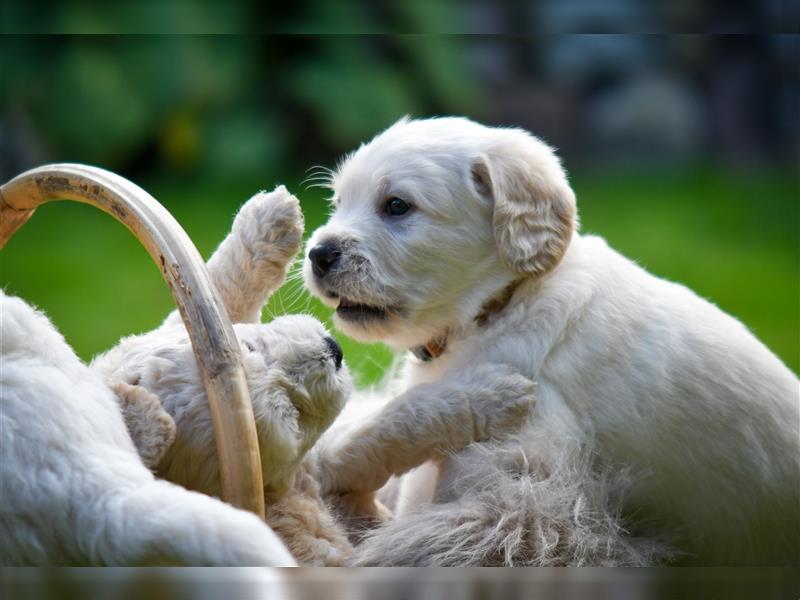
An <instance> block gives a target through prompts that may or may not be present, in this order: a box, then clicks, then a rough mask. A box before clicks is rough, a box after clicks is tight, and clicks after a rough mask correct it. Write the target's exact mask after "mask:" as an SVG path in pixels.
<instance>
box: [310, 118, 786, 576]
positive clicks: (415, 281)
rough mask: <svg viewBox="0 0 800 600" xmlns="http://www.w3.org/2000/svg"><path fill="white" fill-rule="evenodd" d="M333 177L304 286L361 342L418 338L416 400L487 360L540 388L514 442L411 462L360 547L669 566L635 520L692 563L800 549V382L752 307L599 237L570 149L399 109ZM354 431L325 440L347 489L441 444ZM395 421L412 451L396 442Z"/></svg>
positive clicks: (762, 560)
mask: <svg viewBox="0 0 800 600" xmlns="http://www.w3.org/2000/svg"><path fill="white" fill-rule="evenodd" d="M331 187H332V190H333V204H334V212H333V214H332V216H331V218H330V220H329V222H328V223H327V224H326V225H325V226H323V227H321V228H320V229H319V230H317V231H316V232H315V233H314V235H313V237H312V238H311V240H310V242H309V244H308V248H309V252H308V260H307V263H306V266H305V278H306V283H307V285H308V287H309V288H310V289H311V291H312V292H313V293H315V294H316V295H317V296H319V297H320V298H321V299H322V301H323V302H325V303H326V304H328V305H329V306H332V307H335V308H336V316H335V322H336V324H337V326H338V327H339V328H341V329H342V330H343V331H345V332H346V333H348V334H349V335H351V336H352V337H354V338H356V339H359V340H365V341H376V340H380V341H384V342H386V343H388V344H390V345H392V346H394V347H397V348H403V349H408V350H410V351H411V354H410V355H409V356H408V358H407V360H406V362H405V365H404V368H403V373H402V380H401V385H402V386H403V387H405V388H408V389H409V392H407V393H411V394H413V393H414V390H415V389H418V387H419V386H420V384H428V385H448V386H451V387H458V386H459V384H462V383H463V386H464V387H463V389H464V392H465V394H464V395H463V398H464V399H467V398H468V397H469V395H470V394H469V392H470V390H471V389H473V388H474V386H475V380H476V378H478V379H480V378H481V377H484V376H486V377H491V376H492V373H491V370H489V371H482V370H481V369H479V367H480V366H481V365H483V364H487V363H493V364H500V365H509V366H511V367H513V368H514V369H516V370H519V371H520V372H521V373H523V374H524V375H526V376H527V377H530V378H532V379H534V380H535V381H536V382H537V384H538V388H537V392H536V395H537V404H536V409H535V411H534V414H533V415H532V418H530V419H529V420H527V421H526V422H524V423H523V424H522V430H521V431H520V432H519V434H518V435H514V436H511V437H510V438H508V439H507V440H505V441H502V440H500V441H495V442H492V443H484V444H476V445H472V446H470V447H469V448H467V449H466V450H465V451H462V452H460V453H457V454H455V455H454V456H452V457H449V458H443V459H441V460H439V461H436V462H435V463H427V465H426V466H424V467H423V468H421V469H418V470H417V471H414V472H412V473H410V474H409V475H407V476H406V477H404V479H403V481H402V485H401V488H400V491H399V495H398V496H399V497H398V501H397V506H396V509H397V512H398V516H397V518H396V520H395V521H394V522H393V523H392V524H391V525H389V526H388V527H383V528H380V529H378V530H377V531H376V532H374V533H373V534H372V535H371V536H370V537H369V538H368V539H367V541H366V542H365V543H364V544H363V545H362V547H361V548H360V550H359V551H360V552H361V554H362V561H363V562H365V563H374V562H379V563H383V564H564V563H567V564H584V563H587V562H590V563H592V562H593V563H608V564H614V563H617V564H618V563H633V564H637V563H638V564H641V563H647V562H649V561H653V560H658V559H663V558H664V556H663V555H660V554H651V552H653V551H654V550H657V547H654V546H651V545H649V544H647V543H643V544H638V543H634V542H635V540H634V537H632V536H631V535H627V534H626V532H625V531H624V530H623V529H622V528H621V524H624V526H625V527H627V528H628V529H629V532H630V534H633V535H635V536H641V538H643V539H644V540H648V539H649V540H653V541H654V542H661V541H667V542H668V543H669V545H670V546H671V547H672V548H673V549H674V551H675V553H676V556H675V560H678V561H681V562H684V563H693V564H701V565H740V564H751V565H752V564H786V563H794V564H796V563H797V562H798V560H799V559H798V545H799V544H800V535H799V533H800V412H799V409H798V380H797V378H796V377H795V375H794V374H792V373H791V372H790V371H789V369H787V368H786V366H785V365H783V364H782V363H781V361H780V360H779V359H778V358H776V357H775V355H773V354H772V353H771V352H770V351H769V350H768V349H767V348H766V347H765V346H764V345H763V344H761V343H760V342H759V341H758V340H757V339H756V338H755V337H754V336H753V335H752V334H751V333H750V332H749V331H748V330H747V329H746V328H745V327H744V326H743V325H742V324H741V323H739V322H738V321H736V320H735V319H733V318H732V317H730V316H728V315H726V314H724V313H723V312H722V311H720V310H719V309H717V308H716V307H715V306H713V305H712V304H710V303H709V302H706V301H705V300H703V299H701V298H699V297H697V296H696V295H695V294H694V293H692V292H691V291H690V290H688V289H686V288H685V287H683V286H681V285H678V284H675V283H670V282H667V281H664V280H662V279H659V278H657V277H654V276H652V275H650V274H648V273H647V272H646V271H644V270H643V269H641V268H640V267H638V266H637V265H636V264H635V263H633V262H632V261H630V260H627V259H626V258H624V257H623V256H621V255H619V254H618V253H617V252H615V251H614V250H612V249H611V248H609V247H608V246H607V245H606V243H605V242H604V241H603V240H602V239H600V238H597V237H594V236H581V235H579V234H578V233H577V216H576V207H575V198H574V194H573V192H572V190H571V188H570V187H569V185H568V183H567V180H566V177H565V175H564V172H563V170H562V168H561V165H560V164H559V161H558V159H557V158H556V156H555V155H554V154H553V152H552V151H551V149H550V148H548V147H547V146H546V145H545V144H543V143H542V142H541V141H540V140H538V139H536V138H535V137H533V136H531V135H530V134H528V133H527V132H525V131H522V130H518V129H499V128H490V127H485V126H482V125H479V124H477V123H474V122H471V121H469V120H466V119H461V118H442V119H431V120H420V121H408V120H401V121H400V122H398V123H396V124H395V125H394V126H392V127H391V128H389V129H388V130H387V131H385V132H383V133H382V134H380V135H379V136H377V137H376V138H375V139H374V140H372V141H371V142H370V143H369V144H366V145H364V146H362V147H361V148H359V149H358V150H357V151H356V152H354V153H353V154H352V155H350V156H348V157H347V159H346V160H345V161H344V163H343V164H342V165H341V166H340V168H339V169H338V170H337V172H336V173H335V174H334V175H333V177H332V181H331ZM421 396H423V397H421V398H419V402H420V403H422V402H424V400H425V398H424V396H425V395H424V394H421ZM391 406H392V404H391V403H390V404H389V406H388V409H389V410H390V411H391ZM353 408H354V409H355V408H357V405H354V407H353ZM430 410H433V409H432V408H431V407H430V406H427V407H426V406H425V405H424V404H420V408H419V411H420V413H418V414H423V415H424V414H425V413H426V411H430ZM351 422H352V423H353V424H352V425H348V424H347V422H343V423H342V425H341V426H338V425H334V427H333V428H332V429H331V430H329V432H328V434H326V436H324V437H323V440H322V441H323V442H324V443H323V444H322V445H321V446H320V447H319V449H318V461H319V465H320V468H319V470H320V477H321V480H322V481H323V487H324V488H325V489H326V490H328V491H335V492H356V493H358V492H370V491H373V490H375V489H377V488H378V487H379V486H380V485H382V484H383V482H384V481H385V480H386V478H387V476H388V474H389V472H394V473H395V474H400V473H402V472H404V471H405V470H406V469H408V468H410V467H411V466H414V465H413V463H414V462H415V461H409V460H405V459H404V457H407V453H408V451H409V448H413V447H414V446H415V442H416V438H417V437H418V436H419V437H421V439H423V440H426V439H427V435H426V433H425V429H426V426H427V423H426V421H425V419H424V418H423V419H415V418H409V419H407V420H395V419H393V418H392V413H391V412H389V413H386V414H382V413H378V414H377V415H373V416H370V417H367V416H365V415H363V414H361V415H359V414H356V413H354V415H353V417H352V419H351ZM387 430H388V431H392V432H393V437H394V439H396V440H399V439H401V438H405V439H406V442H405V444H401V445H399V446H396V447H394V448H393V447H392V446H391V445H390V444H385V443H381V440H383V439H386V433H385V432H386V431H387ZM371 431H381V432H382V433H380V435H369V432H371ZM342 456H346V457H347V458H346V460H345V459H343V458H342ZM387 464H388V465H389V467H388V468H387V466H386V465H387ZM395 464H397V465H399V467H398V468H395V467H394V465H395ZM387 471H388V472H387ZM375 474H377V476H376V475H375ZM620 506H621V509H622V513H621V514H622V518H623V519H624V520H623V521H619V520H617V515H618V507H620ZM631 544H633V545H631Z"/></svg>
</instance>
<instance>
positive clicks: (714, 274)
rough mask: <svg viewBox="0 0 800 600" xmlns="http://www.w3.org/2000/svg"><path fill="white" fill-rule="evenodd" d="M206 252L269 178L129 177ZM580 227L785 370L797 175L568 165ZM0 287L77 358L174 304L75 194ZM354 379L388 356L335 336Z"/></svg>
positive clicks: (326, 316) (320, 215) (311, 305)
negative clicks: (762, 348)
mask: <svg viewBox="0 0 800 600" xmlns="http://www.w3.org/2000/svg"><path fill="white" fill-rule="evenodd" d="M138 183H140V184H143V187H145V188H146V189H147V190H148V191H149V192H151V193H152V194H153V195H154V196H155V197H156V198H158V199H159V200H160V201H161V202H162V203H163V204H165V206H166V207H167V208H168V209H169V210H170V211H171V212H172V213H173V215H175V217H176V218H177V219H178V221H179V222H180V223H181V224H182V225H183V226H184V228H185V229H186V230H187V232H188V234H189V236H190V237H191V238H192V239H193V240H194V242H195V244H196V245H197V247H198V249H199V250H200V252H201V254H202V255H203V256H209V254H210V253H211V252H212V251H213V249H214V247H215V246H216V244H217V243H218V242H219V241H220V240H221V239H222V238H223V237H224V236H225V234H226V232H227V231H228V229H229V227H230V221H231V218H232V216H233V214H234V212H235V211H236V208H237V207H238V206H239V205H240V204H241V203H242V202H243V201H244V200H246V199H247V198H248V197H249V196H250V195H251V194H252V193H254V192H255V191H257V190H258V189H259V188H260V187H268V188H269V187H271V186H272V184H273V183H274V182H269V181H267V182H260V183H258V182H256V183H250V182H236V183H234V184H231V183H230V182H228V183H213V182H194V181H190V182H186V181H183V182H177V181H152V182H138ZM572 183H573V186H574V187H575V190H576V192H577V194H578V201H579V207H580V212H581V221H582V230H583V231H584V232H592V233H597V234H599V235H602V236H603V237H605V238H606V239H607V240H608V242H609V243H610V244H611V245H612V246H613V247H615V248H617V249H618V250H620V251H621V252H623V253H624V254H625V255H627V256H628V257H630V258H632V259H634V260H636V261H638V262H639V263H640V264H642V265H643V266H644V267H646V268H647V269H648V270H650V271H651V272H653V273H655V274H657V275H659V276H662V277H665V278H667V279H670V280H673V281H679V282H681V283H684V284H686V285H687V286H689V287H690V288H692V289H694V290H695V291H696V292H697V293H698V294H700V295H701V296H703V297H705V298H707V299H709V300H711V301H713V302H714V303H715V304H717V305H718V306H719V307H720V308H722V309H723V310H725V311H726V312H729V313H731V314H733V315H735V316H736V317H738V318H739V319H740V320H742V321H743V322H744V323H745V324H746V325H748V327H750V329H751V330H753V331H754V332H755V334H756V335H757V336H758V337H759V338H760V339H762V340H763V341H764V342H765V343H766V344H767V346H769V347H770V348H771V349H772V350H773V351H775V352H776V353H777V354H778V355H779V356H780V357H781V358H782V359H783V360H784V361H785V362H786V363H787V364H788V365H789V367H790V368H792V369H793V370H794V371H795V372H797V371H798V369H799V368H800V349H799V348H798V332H800V320H799V318H798V307H799V306H800V283H799V282H798V273H800V268H799V266H800V265H799V264H798V223H799V222H800V219H798V202H797V199H798V183H797V179H796V176H795V175H793V174H792V173H790V172H788V171H779V170H773V171H755V172H732V171H730V170H722V169H716V168H702V169H697V170H686V171H681V172H647V173H622V172H602V173H600V172H592V171H585V172H579V173H577V174H575V176H574V177H573V181H572ZM287 184H288V186H289V188H290V189H291V190H293V191H294V192H295V193H298V195H299V196H300V197H301V200H302V204H303V211H304V213H305V215H306V229H307V232H311V231H313V229H314V228H316V227H317V226H319V225H320V224H321V223H323V222H324V220H325V218H326V214H327V204H326V203H325V202H324V200H323V198H322V193H320V192H318V191H316V190H310V191H303V188H302V187H301V186H299V185H298V184H297V183H296V182H292V181H287ZM0 272H1V274H2V276H1V277H0V285H2V286H3V287H4V288H5V289H6V291H7V292H9V293H13V294H17V295H20V296H22V297H23V298H25V299H27V300H28V301H30V302H32V303H34V304H36V305H38V306H39V307H41V308H42V309H44V310H45V311H46V312H47V313H48V314H49V315H50V317H51V318H52V320H53V321H54V322H55V323H56V324H57V326H58V327H59V328H60V329H61V331H62V332H63V333H64V335H65V337H66V338H67V340H68V341H69V342H70V343H71V344H72V345H73V347H74V348H75V350H76V351H77V352H78V354H79V355H81V356H82V357H83V358H85V359H89V358H90V357H91V356H92V355H94V354H95V353H97V352H99V351H101V350H104V349H106V348H108V347H110V346H111V345H113V344H114V343H115V341H116V340H117V339H119V338H120V337H121V336H123V335H128V334H131V333H138V332H142V331H147V330H148V329H151V328H153V327H155V326H156V325H158V323H159V322H160V321H161V320H162V319H163V317H164V316H165V315H166V314H167V313H168V312H169V311H170V310H171V309H172V307H173V304H172V300H171V298H170V295H169V292H168V290H167V287H166V285H165V284H164V283H163V281H162V280H161V276H160V274H159V271H158V269H156V268H155V266H154V265H153V264H152V263H151V262H150V258H149V257H148V255H147V254H146V252H145V251H144V249H142V248H141V247H140V246H139V245H138V242H137V241H136V240H134V238H133V237H132V236H131V235H130V234H129V233H128V232H127V230H125V229H124V228H123V227H122V226H121V225H119V224H117V223H115V222H114V221H113V219H112V218H111V217H109V216H107V215H105V214H103V213H101V212H100V211H97V210H96V209H93V208H91V207H87V206H83V205H78V204H76V203H72V202H69V203H52V204H49V205H46V206H44V207H42V208H40V209H39V210H38V211H37V213H36V214H35V215H34V217H33V218H32V219H31V221H30V222H28V223H27V224H26V225H25V226H24V227H23V228H22V229H21V230H20V231H19V232H18V233H17V234H16V236H15V237H14V238H13V239H12V240H11V241H10V242H9V243H8V245H7V246H6V248H5V249H4V250H3V251H2V254H0ZM291 312H310V313H312V314H314V315H316V316H317V317H319V318H320V319H322V320H323V321H325V322H326V323H328V325H329V326H330V311H329V310H328V309H327V308H325V307H323V306H322V305H321V304H320V303H319V302H318V301H316V300H314V299H312V298H310V297H309V296H308V295H307V294H306V293H305V292H304V291H303V290H302V286H301V284H300V283H299V282H298V281H292V282H289V283H287V285H285V286H284V288H282V289H281V290H280V292H279V293H277V294H276V295H275V296H274V297H273V298H272V299H271V300H270V303H269V305H268V307H267V312H266V314H265V318H270V316H273V315H279V314H285V313H291ZM337 337H338V338H339V340H340V341H341V342H342V346H343V348H344V351H345V357H346V359H347V361H348V363H349V364H350V366H351V369H352V370H353V371H354V372H355V373H356V374H357V377H358V380H359V381H360V383H361V384H369V383H373V382H375V381H377V380H378V379H379V378H380V376H381V374H382V373H383V371H384V369H385V367H386V366H387V365H388V363H389V362H390V361H391V359H392V353H391V352H390V351H389V350H388V349H386V348H385V347H383V346H381V345H377V344H375V345H364V344H358V343H356V342H353V341H352V340H348V339H346V338H343V336H341V335H338V336H337Z"/></svg>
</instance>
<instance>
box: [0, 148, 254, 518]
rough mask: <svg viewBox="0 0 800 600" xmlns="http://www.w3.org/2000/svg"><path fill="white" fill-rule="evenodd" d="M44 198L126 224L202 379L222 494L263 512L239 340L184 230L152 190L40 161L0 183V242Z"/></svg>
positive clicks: (86, 169)
mask: <svg viewBox="0 0 800 600" xmlns="http://www.w3.org/2000/svg"><path fill="white" fill-rule="evenodd" d="M50 200H75V201H77V202H84V203H86V204H91V205H92V206H96V207H97V208H99V209H100V210H103V211H105V212H107V213H108V214H110V215H111V216H112V217H114V218H115V219H117V220H118V221H120V222H121V223H122V224H123V225H125V227H127V228H128V229H129V230H130V231H131V233H133V235H135V236H136V237H137V239H138V240H139V241H140V242H141V243H142V245H143V246H144V247H145V248H146V249H147V252H148V253H149V254H150V256H151V257H152V258H153V260H154V261H155V263H156V265H158V267H159V268H160V269H161V272H162V274H163V275H164V279H165V280H166V282H167V284H168V285H169V288H170V290H171V291H172V295H173V297H174V298H175V302H176V304H177V305H178V310H179V311H180V314H181V317H182V318H183V322H184V325H186V329H187V330H188V332H189V337H190V339H191V341H192V347H193V349H194V354H195V357H196V359H197V364H198V366H199V368H200V373H201V374H202V377H203V384H204V385H205V389H206V393H207V395H208V402H209V405H210V407H211V415H212V419H213V422H214V432H215V434H216V440H217V452H218V453H219V465H220V480H221V483H222V497H223V500H225V501H226V502H229V503H231V504H233V505H234V506H237V507H239V508H243V509H246V510H249V511H252V512H254V513H256V514H257V515H259V516H261V517H262V518H263V517H264V489H263V481H262V477H261V457H260V453H259V448H258V438H257V436H256V426H255V419H254V417H253V408H252V405H251V403H250V392H249V390H248V388H247V381H246V379H245V374H244V368H243V366H242V357H241V353H240V351H239V343H238V341H237V339H236V336H235V334H234V332H233V327H232V326H231V323H230V319H229V318H228V314H227V312H226V310H225V308H224V306H223V304H222V301H221V300H220V298H219V295H218V293H217V291H216V289H215V288H214V286H213V285H212V284H211V282H210V280H209V277H208V272H207V271H206V268H205V264H204V263H203V260H202V259H201V258H200V255H199V254H198V252H197V250H196V249H195V247H194V245H193V244H192V242H191V240H190V239H189V237H188V236H187V235H186V232H184V231H183V229H182V228H181V226H180V225H179V224H178V222H177V221H176V220H175V219H174V218H173V217H172V215H170V214H169V212H167V210H166V209H165V208H164V207H163V206H161V205H160V204H159V203H158V202H157V201H156V200H155V199H154V198H153V197H152V196H150V194H148V193H147V192H145V191H144V190H143V189H141V188H140V187H138V186H136V185H134V184H133V183H131V182H130V181H128V180H126V179H124V178H122V177H120V176H118V175H115V174H114V173H111V172H109V171H105V170H103V169H98V168H96V167H89V166H85V165H77V164H54V165H45V166H42V167H38V168H36V169H32V170H30V171H27V172H25V173H23V174H22V175H19V176H17V177H15V178H14V179H12V180H11V181H9V182H8V183H6V184H5V185H3V186H2V187H0V248H2V247H3V245H4V244H5V243H6V241H8V239H10V238H11V236H12V235H14V233H15V232H16V231H17V230H18V229H19V228H20V227H21V226H22V225H23V224H24V223H25V221H27V220H28V219H29V218H30V217H31V215H32V214H33V212H34V210H36V207H37V206H39V205H40V204H44V203H45V202H48V201H50Z"/></svg>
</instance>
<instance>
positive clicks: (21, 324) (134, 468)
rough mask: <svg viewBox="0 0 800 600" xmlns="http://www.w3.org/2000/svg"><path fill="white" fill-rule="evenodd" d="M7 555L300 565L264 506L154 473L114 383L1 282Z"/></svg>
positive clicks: (3, 547) (73, 560)
mask: <svg viewBox="0 0 800 600" xmlns="http://www.w3.org/2000/svg"><path fill="white" fill-rule="evenodd" d="M0 332H2V335H0V407H1V408H2V410H0V449H2V453H1V454H0V492H1V493H2V502H0V563H1V564H3V565H40V566H42V565H136V564H139V565H143V564H165V563H166V564H183V565H272V566H280V565H292V564H294V561H293V559H292V557H291V556H290V555H289V553H288V552H287V550H286V548H285V547H284V545H283V544H282V543H281V541H280V540H279V539H278V538H277V536H276V535H275V534H274V533H273V532H272V531H271V530H270V529H269V528H268V527H267V526H266V525H264V523H263V522H262V521H261V520H260V519H258V518H257V517H255V516H254V515H252V514H249V513H246V512H244V511H240V510H237V509H235V508H233V507H231V506H228V505H227V504H224V503H222V502H220V501H219V500H216V499H214V498H209V497H207V496H205V495H203V494H198V493H195V492H189V491H186V490H184V489H182V488H180V487H178V486H176V485H173V484H171V483H168V482H166V481H160V480H157V479H155V478H154V477H153V475H152V474H151V473H150V471H148V470H147V468H146V467H145V466H144V465H143V464H142V462H141V460H140V459H139V457H138V456H137V453H136V449H135V448H134V445H133V443H132V442H131V438H130V437H129V436H128V433H127V431H126V429H125V423H124V422H123V418H122V414H121V412H120V410H119V407H118V405H117V401H116V398H115V395H114V393H113V392H112V391H111V390H110V389H109V388H108V387H107V386H106V385H105V384H104V382H103V381H102V380H101V379H100V376H99V375H98V374H97V373H95V372H93V371H92V370H91V369H89V368H88V367H87V366H86V365H85V364H83V363H82V362H81V361H80V359H78V357H77V356H75V353H74V352H73V351H72V349H71V348H70V347H69V346H68V345H67V344H66V342H65V341H64V339H63V338H62V337H61V335H60V334H59V333H58V332H57V331H56V329H55V328H54V327H53V326H52V324H51V323H50V322H49V321H48V319H47V318H46V317H45V316H44V315H43V314H42V313H40V312H37V311H35V310H34V309H32V308H31V307H30V306H28V305H27V304H26V303H25V302H23V301H22V300H20V299H19V298H15V297H12V296H7V295H5V294H4V293H2V292H0Z"/></svg>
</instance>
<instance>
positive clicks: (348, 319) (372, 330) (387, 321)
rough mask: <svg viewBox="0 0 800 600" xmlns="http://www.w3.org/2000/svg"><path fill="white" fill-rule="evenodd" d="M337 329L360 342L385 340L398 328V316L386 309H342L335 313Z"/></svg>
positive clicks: (334, 319) (334, 320)
mask: <svg viewBox="0 0 800 600" xmlns="http://www.w3.org/2000/svg"><path fill="white" fill-rule="evenodd" d="M333 323H334V325H335V326H336V329H338V330H339V331H341V332H343V333H345V334H346V335H348V336H349V337H351V338H353V339H354V340H357V341H359V342H385V341H386V340H387V339H389V338H391V337H392V336H393V334H394V333H395V330H396V329H397V328H398V325H399V319H398V318H397V316H395V315H393V314H391V313H389V312H386V311H368V310H364V311H358V310H341V308H337V309H336V312H335V313H334V314H333Z"/></svg>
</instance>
